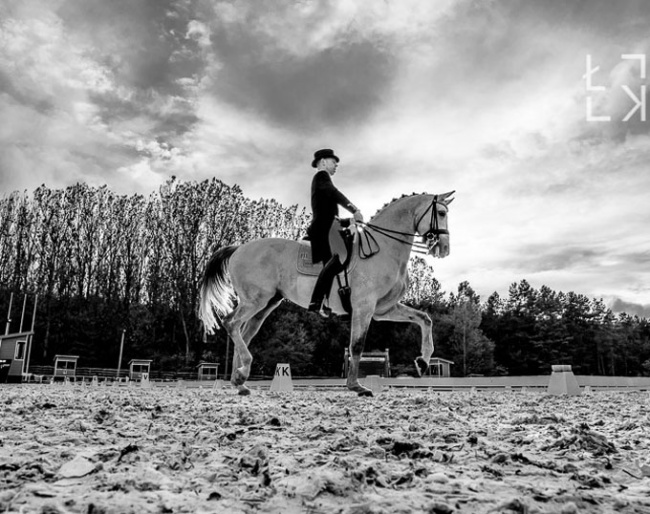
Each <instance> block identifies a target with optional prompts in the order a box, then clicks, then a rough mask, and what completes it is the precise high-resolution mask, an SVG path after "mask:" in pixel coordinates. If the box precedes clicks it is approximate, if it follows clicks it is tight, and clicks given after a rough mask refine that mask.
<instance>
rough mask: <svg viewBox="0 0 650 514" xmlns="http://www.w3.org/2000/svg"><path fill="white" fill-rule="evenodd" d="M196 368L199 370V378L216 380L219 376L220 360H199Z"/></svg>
mask: <svg viewBox="0 0 650 514" xmlns="http://www.w3.org/2000/svg"><path fill="white" fill-rule="evenodd" d="M196 368H197V370H198V374H199V380H216V379H217V377H218V372H219V363H218V362H199V365H198V366H197V367H196Z"/></svg>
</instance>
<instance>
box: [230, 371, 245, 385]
mask: <svg viewBox="0 0 650 514" xmlns="http://www.w3.org/2000/svg"><path fill="white" fill-rule="evenodd" d="M247 378H248V377H247V376H244V374H243V373H242V372H241V371H239V370H236V371H235V373H234V374H233V376H232V378H231V380H230V383H231V384H232V385H234V386H235V387H239V386H242V385H244V382H246V379H247Z"/></svg>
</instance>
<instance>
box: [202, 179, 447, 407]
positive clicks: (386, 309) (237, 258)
mask: <svg viewBox="0 0 650 514" xmlns="http://www.w3.org/2000/svg"><path fill="white" fill-rule="evenodd" d="M453 193H454V192H453V191H452V192H449V193H445V194H442V195H430V194H417V195H416V194H413V195H410V196H404V197H402V198H399V199H397V200H393V201H392V202H391V203H389V204H387V205H386V206H385V207H384V208H382V209H381V210H380V211H379V212H378V213H377V214H376V215H375V216H374V217H373V218H372V219H371V220H370V221H369V222H368V223H366V224H364V225H365V228H364V229H363V230H365V231H366V233H367V234H368V235H370V236H372V239H373V241H375V242H376V245H375V246H376V247H377V249H378V250H379V251H378V252H376V253H375V254H374V255H372V256H371V257H368V258H365V259H360V260H359V261H358V262H357V264H356V266H355V268H354V269H353V270H352V271H351V272H350V273H349V282H350V287H351V301H352V302H351V303H352V315H351V330H350V332H351V333H350V367H349V373H348V377H347V387H348V389H350V390H351V391H355V392H357V393H358V394H359V395H361V396H372V391H370V389H368V388H366V387H364V386H362V385H361V384H360V383H359V378H358V377H359V359H360V358H361V352H362V351H363V347H364V344H365V338H366V333H367V331H368V327H369V325H370V320H371V319H375V320H378V321H402V322H412V323H416V324H417V325H419V327H420V329H421V331H422V346H421V355H420V356H419V357H417V358H416V360H415V362H416V369H417V371H418V373H419V374H420V375H421V374H422V373H423V372H424V371H426V369H427V368H428V366H429V360H430V358H431V355H432V354H433V337H432V334H431V319H430V318H429V316H428V315H427V314H426V313H424V312H420V311H418V310H416V309H413V308H411V307H408V306H406V305H404V304H402V303H399V300H400V298H401V297H402V296H403V295H404V293H405V292H406V289H407V287H408V274H407V266H408V260H409V255H410V253H411V250H412V247H413V246H414V245H415V246H416V247H417V246H418V245H419V246H421V247H423V249H424V251H425V252H426V253H429V254H431V255H433V256H434V257H440V258H442V257H446V256H447V255H449V230H448V227H447V214H448V206H449V204H450V203H451V201H452V200H453V198H450V197H451V195H452V194H453ZM417 235H420V236H422V240H423V243H418V242H414V241H415V237H416V236H417ZM361 239H363V237H362V238H361ZM366 240H367V238H366ZM300 247H301V243H299V242H298V241H290V240H287V239H279V238H266V239H257V240H254V241H251V242H249V243H245V244H243V245H241V246H227V247H224V248H221V249H220V250H218V251H217V252H216V253H214V255H213V256H212V257H211V259H210V261H209V262H208V265H207V266H206V269H205V273H204V276H203V281H202V284H201V292H200V294H201V299H200V305H199V317H200V319H201V320H202V321H203V324H204V326H205V329H206V331H207V332H208V333H212V332H213V331H214V329H216V328H218V322H217V317H218V318H219V320H220V321H221V323H222V325H223V326H224V328H225V329H226V331H227V332H228V334H229V335H230V337H231V338H232V340H233V342H234V346H235V353H234V357H233V371H232V377H231V381H232V384H233V385H235V386H236V387H237V388H238V390H239V394H250V390H249V389H248V388H247V387H246V385H245V382H246V380H247V379H248V377H249V375H250V370H251V363H252V360H253V358H252V355H251V353H250V352H249V351H248V344H249V343H250V341H251V339H252V338H253V336H255V334H256V333H257V331H258V330H259V328H260V327H261V325H262V323H263V322H264V320H265V319H266V317H267V316H268V315H269V314H270V313H271V312H272V311H273V310H274V309H275V308H276V307H277V306H278V305H279V304H280V303H281V302H282V300H283V299H284V298H286V299H288V300H290V301H291V302H293V303H295V304H297V305H300V306H301V307H304V308H307V306H308V305H309V301H310V298H311V292H312V290H313V287H314V285H315V282H316V277H307V276H304V275H300V276H299V274H298V271H297V269H296V262H297V258H298V252H299V249H300ZM235 295H236V297H237V298H238V302H237V306H236V307H234V306H233V299H234V296H235ZM330 298H331V301H330V307H331V308H332V310H333V312H334V313H335V314H345V311H344V309H343V306H342V305H341V303H340V300H338V298H337V295H336V294H333V295H331V296H330ZM215 312H216V315H217V316H215Z"/></svg>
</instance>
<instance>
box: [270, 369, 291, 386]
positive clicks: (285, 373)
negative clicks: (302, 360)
mask: <svg viewBox="0 0 650 514" xmlns="http://www.w3.org/2000/svg"><path fill="white" fill-rule="evenodd" d="M269 391H274V392H280V391H282V392H292V391H293V382H292V380H291V367H290V366H289V364H279V363H278V364H276V366H275V375H274V376H273V380H272V381H271V387H270V388H269Z"/></svg>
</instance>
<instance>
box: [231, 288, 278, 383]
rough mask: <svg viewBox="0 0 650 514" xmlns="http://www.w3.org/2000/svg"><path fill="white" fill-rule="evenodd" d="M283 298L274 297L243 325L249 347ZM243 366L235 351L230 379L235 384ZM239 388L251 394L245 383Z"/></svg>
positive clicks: (243, 333) (242, 333) (244, 338)
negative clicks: (239, 370)
mask: <svg viewBox="0 0 650 514" xmlns="http://www.w3.org/2000/svg"><path fill="white" fill-rule="evenodd" d="M282 300H283V298H282V297H281V296H276V297H273V298H272V299H271V300H270V301H269V303H268V304H267V306H266V307H265V308H264V309H263V310H261V311H260V312H258V313H257V314H255V316H253V317H252V318H251V319H249V320H248V321H247V322H246V323H245V324H244V325H243V327H242V329H241V336H242V339H243V340H244V343H245V344H246V347H248V345H249V344H250V342H251V340H252V339H253V337H255V334H257V332H258V331H259V329H260V327H261V326H262V324H263V323H264V321H265V320H266V318H267V317H268V316H269V314H271V312H273V311H274V310H275V309H276V308H277V307H278V305H280V304H281V303H282ZM241 366H242V360H241V359H240V358H239V353H237V352H234V355H233V358H232V374H231V376H230V380H231V382H232V383H233V384H235V380H237V378H236V377H237V376H238V375H237V370H238V369H239V368H241ZM237 388H238V389H239V394H241V395H246V394H250V390H249V389H248V387H246V386H245V385H244V384H241V385H237Z"/></svg>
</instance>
